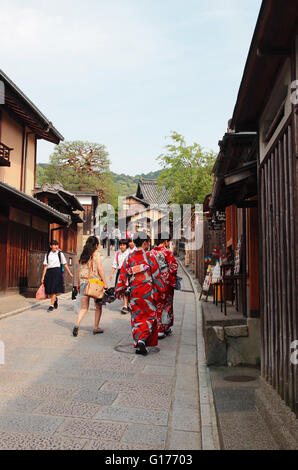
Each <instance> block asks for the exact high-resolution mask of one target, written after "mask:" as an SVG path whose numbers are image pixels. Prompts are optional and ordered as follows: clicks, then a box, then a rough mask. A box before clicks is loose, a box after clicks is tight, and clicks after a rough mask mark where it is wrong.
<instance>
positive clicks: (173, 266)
mask: <svg viewBox="0 0 298 470" xmlns="http://www.w3.org/2000/svg"><path fill="white" fill-rule="evenodd" d="M166 260H167V263H168V266H169V273H170V274H171V275H172V276H176V274H177V271H178V264H177V261H176V259H175V256H174V255H173V253H172V252H171V251H170V250H167V253H166Z"/></svg>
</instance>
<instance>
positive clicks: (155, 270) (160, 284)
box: [148, 255, 166, 294]
mask: <svg viewBox="0 0 298 470" xmlns="http://www.w3.org/2000/svg"><path fill="white" fill-rule="evenodd" d="M148 263H149V265H150V268H151V275H152V279H153V284H154V287H155V289H156V290H157V291H158V292H159V293H160V294H162V293H164V292H165V291H166V286H165V283H164V280H163V277H162V274H161V272H160V269H159V266H158V262H157V261H156V259H155V257H154V256H152V255H151V256H148Z"/></svg>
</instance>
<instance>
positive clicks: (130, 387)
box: [101, 382, 172, 398]
mask: <svg viewBox="0 0 298 470" xmlns="http://www.w3.org/2000/svg"><path fill="white" fill-rule="evenodd" d="M101 390H107V391H117V392H126V393H131V392H138V393H141V394H144V395H148V394H150V393H153V394H154V393H157V394H161V395H163V396H164V397H168V398H170V396H171V393H172V386H171V385H168V384H154V383H147V384H142V383H137V382H133V383H131V382H106V383H105V384H104V386H103V387H102V389H101Z"/></svg>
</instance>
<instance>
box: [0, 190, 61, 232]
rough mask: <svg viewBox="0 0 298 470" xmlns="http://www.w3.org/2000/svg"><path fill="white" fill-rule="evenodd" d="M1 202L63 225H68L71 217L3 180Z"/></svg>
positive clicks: (0, 191)
mask: <svg viewBox="0 0 298 470" xmlns="http://www.w3.org/2000/svg"><path fill="white" fill-rule="evenodd" d="M0 204H1V206H9V205H13V207H16V208H18V209H21V210H23V211H25V212H31V213H32V214H34V215H36V216H38V217H40V218H42V219H46V220H48V221H49V223H58V224H62V225H68V224H69V223H70V217H69V216H68V215H65V214H61V213H60V212H59V211H57V210H56V209H54V208H53V207H51V206H48V205H47V204H44V203H43V202H41V201H38V200H37V199H35V198H34V197H32V196H29V195H28V194H25V193H23V192H22V191H19V190H18V189H16V188H13V187H12V186H10V185H8V184H6V183H3V182H2V181H0Z"/></svg>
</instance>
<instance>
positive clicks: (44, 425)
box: [0, 413, 63, 434]
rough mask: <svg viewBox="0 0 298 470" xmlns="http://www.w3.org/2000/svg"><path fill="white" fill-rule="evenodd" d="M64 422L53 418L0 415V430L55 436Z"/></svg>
mask: <svg viewBox="0 0 298 470" xmlns="http://www.w3.org/2000/svg"><path fill="white" fill-rule="evenodd" d="M62 421H63V418H56V417H55V418H54V417H52V416H37V415H30V414H24V413H0V429H1V430H3V431H12V432H15V431H20V432H31V433H42V434H53V433H54V432H55V431H56V429H57V428H58V427H59V426H60V424H61V423H62Z"/></svg>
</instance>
